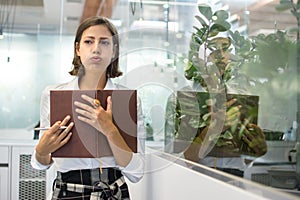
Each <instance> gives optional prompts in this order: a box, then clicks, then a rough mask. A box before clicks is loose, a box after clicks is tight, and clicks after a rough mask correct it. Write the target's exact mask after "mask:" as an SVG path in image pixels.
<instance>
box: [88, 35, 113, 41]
mask: <svg viewBox="0 0 300 200" xmlns="http://www.w3.org/2000/svg"><path fill="white" fill-rule="evenodd" d="M84 38H90V39H95V38H96V37H94V36H84ZM109 38H110V37H100V40H103V39H109Z"/></svg>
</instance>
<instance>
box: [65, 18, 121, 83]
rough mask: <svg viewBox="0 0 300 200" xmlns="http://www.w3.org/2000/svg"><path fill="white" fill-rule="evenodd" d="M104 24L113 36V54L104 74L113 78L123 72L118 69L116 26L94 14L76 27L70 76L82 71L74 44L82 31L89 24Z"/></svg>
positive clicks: (79, 38) (80, 36) (78, 39)
mask: <svg viewBox="0 0 300 200" xmlns="http://www.w3.org/2000/svg"><path fill="white" fill-rule="evenodd" d="M96 25H104V26H106V27H107V29H108V30H109V32H110V33H111V35H112V36H113V45H114V51H115V56H114V58H113V60H112V62H111V63H110V64H109V66H108V67H107V69H106V76H107V77H110V78H115V77H118V76H121V75H122V74H123V73H122V72H121V71H120V69H119V36H118V31H117V28H116V27H115V26H114V25H113V24H112V23H111V22H110V21H109V20H108V19H107V18H105V17H100V16H94V17H90V18H88V19H86V20H85V21H83V22H82V23H81V24H80V25H79V27H78V28H77V32H76V37H75V41H74V57H73V62H72V64H73V69H72V70H71V71H70V72H69V74H71V75H72V76H77V75H79V74H80V73H84V68H83V65H82V63H81V61H80V57H79V56H78V55H77V54H76V44H79V43H80V40H81V38H82V34H83V32H84V31H85V30H86V29H88V28H89V27H91V26H96Z"/></svg>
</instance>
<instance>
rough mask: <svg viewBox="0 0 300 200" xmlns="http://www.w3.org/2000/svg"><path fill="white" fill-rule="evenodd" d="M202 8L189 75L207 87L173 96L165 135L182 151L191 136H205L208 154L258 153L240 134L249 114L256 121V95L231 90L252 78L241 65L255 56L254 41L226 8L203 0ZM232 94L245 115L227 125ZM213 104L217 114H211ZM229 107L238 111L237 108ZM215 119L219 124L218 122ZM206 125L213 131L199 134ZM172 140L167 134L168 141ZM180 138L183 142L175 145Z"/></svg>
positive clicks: (197, 140) (200, 140)
mask: <svg viewBox="0 0 300 200" xmlns="http://www.w3.org/2000/svg"><path fill="white" fill-rule="evenodd" d="M198 10H199V12H200V15H197V16H195V17H196V19H197V20H198V21H199V23H200V26H199V27H197V26H194V29H195V32H193V33H192V35H191V42H190V49H189V54H188V63H187V66H186V69H185V77H186V78H187V79H188V80H191V81H192V82H193V83H194V84H198V85H200V86H201V87H202V88H203V91H197V92H195V91H179V92H177V94H176V95H174V96H172V97H171V98H170V99H169V101H168V104H167V109H166V114H167V116H166V119H167V121H166V126H165V129H166V138H168V137H173V139H174V144H175V146H174V149H173V151H174V152H180V151H183V150H184V149H185V148H186V147H187V146H188V145H189V144H190V143H193V142H194V143H203V144H204V141H203V140H206V141H205V144H206V145H207V144H208V146H207V147H206V150H205V154H207V153H208V152H215V153H217V154H218V155H217V156H222V155H221V154H223V153H224V154H226V155H230V156H239V155H240V154H241V153H246V154H250V155H251V154H254V152H252V151H251V149H250V148H248V146H247V144H246V143H245V142H243V140H241V138H242V137H243V134H244V130H243V129H242V128H241V126H243V125H244V124H245V122H244V121H243V119H245V118H247V121H248V122H253V123H256V122H257V113H258V97H257V96H249V95H236V94H233V93H231V94H230V92H229V90H232V85H233V86H234V83H235V81H236V80H237V79H243V80H246V81H243V83H246V84H245V85H243V86H242V85H241V84H238V81H236V83H237V84H238V85H239V87H235V88H238V90H235V92H238V93H240V92H241V90H243V89H244V88H246V87H247V86H246V85H247V84H251V82H250V79H248V78H247V76H244V75H243V74H242V73H240V68H241V67H242V66H243V65H245V64H246V63H247V62H251V61H252V60H253V59H255V51H253V50H254V47H253V43H252V42H251V41H250V40H249V39H246V38H245V37H243V36H242V35H241V34H239V33H238V32H232V31H231V30H230V28H231V25H230V23H229V22H227V20H228V17H229V14H228V12H227V11H224V10H218V11H216V12H213V11H212V9H211V7H210V6H208V5H205V4H201V5H199V6H198ZM229 60H230V62H228V61H229ZM229 83H230V84H229ZM243 87H244V88H243ZM232 98H235V99H237V101H236V102H235V103H236V105H239V104H242V105H243V106H242V108H240V110H241V112H240V113H241V116H240V118H239V120H237V121H235V122H234V123H233V124H234V125H232V126H230V128H226V129H223V127H224V126H223V125H224V123H225V112H224V111H225V110H226V109H227V108H226V103H227V101H230V99H232ZM174 110H175V112H174ZM212 110H213V112H214V113H218V115H213V114H212V113H213V112H212ZM231 112H235V111H234V109H232V110H231ZM217 121H218V124H219V125H216V124H214V123H215V122H217ZM220 124H221V126H220ZM208 127H210V129H214V130H213V131H212V132H211V134H210V133H209V131H207V130H206V129H207V128H208ZM203 131H206V132H207V134H208V135H209V136H208V137H205V138H202V137H199V134H201V133H203ZM214 133H217V134H214ZM169 141H170V140H168V139H167V143H168V142H169ZM177 143H183V145H179V146H180V147H179V148H177V147H176V144H177ZM212 149H214V151H211V150H212Z"/></svg>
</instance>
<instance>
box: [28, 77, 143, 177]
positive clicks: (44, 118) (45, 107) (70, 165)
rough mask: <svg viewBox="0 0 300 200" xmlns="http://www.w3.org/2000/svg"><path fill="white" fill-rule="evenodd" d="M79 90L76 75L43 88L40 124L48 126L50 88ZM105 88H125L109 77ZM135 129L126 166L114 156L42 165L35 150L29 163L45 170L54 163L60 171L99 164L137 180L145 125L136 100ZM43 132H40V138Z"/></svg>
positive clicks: (73, 159)
mask: <svg viewBox="0 0 300 200" xmlns="http://www.w3.org/2000/svg"><path fill="white" fill-rule="evenodd" d="M66 89H70V90H79V86H78V77H76V78H75V79H73V80H72V81H70V82H68V83H64V84H59V85H51V86H48V87H46V88H45V90H44V91H43V93H42V96H41V105H40V109H41V110H40V120H41V121H40V126H41V127H49V126H50V116H49V114H50V90H66ZM104 89H105V90H112V89H126V88H125V87H123V86H120V85H117V84H114V83H113V82H112V80H111V79H108V80H107V83H106V86H105V88H104ZM137 122H138V124H137V126H138V127H137V128H138V129H137V130H138V148H137V153H133V156H132V159H131V161H130V162H129V164H128V165H127V166H126V167H121V166H118V165H117V163H116V161H115V159H114V157H112V156H109V157H101V161H100V158H56V157H55V158H52V159H53V163H51V164H50V165H42V164H41V163H39V162H38V161H37V160H36V157H35V154H36V152H35V150H34V152H33V154H32V156H31V165H32V167H33V168H35V169H39V170H46V169H48V168H49V167H50V166H51V165H52V164H54V165H55V167H56V170H57V171H60V172H67V171H70V170H78V169H92V168H98V167H99V166H100V164H101V166H102V167H103V168H107V167H117V168H119V169H120V170H121V171H122V173H123V175H124V176H126V177H127V178H128V179H129V180H130V181H132V182H138V181H139V180H140V179H141V178H142V177H143V173H144V163H145V161H144V152H145V127H144V124H143V116H142V110H141V107H140V101H139V100H138V119H137ZM42 134H43V132H42V131H41V132H40V138H41V136H42Z"/></svg>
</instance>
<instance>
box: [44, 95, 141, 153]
mask: <svg viewBox="0 0 300 200" xmlns="http://www.w3.org/2000/svg"><path fill="white" fill-rule="evenodd" d="M83 94H86V95H88V96H90V97H92V98H97V99H99V101H100V102H101V106H102V107H104V109H106V104H107V100H106V99H107V97H108V96H111V97H112V103H113V106H112V112H113V122H114V124H115V125H116V126H117V128H118V129H119V131H120V133H121V135H122V136H123V138H124V140H125V141H126V143H127V144H128V146H129V147H130V148H131V149H132V151H133V152H137V96H136V95H137V93H136V90H53V91H50V123H51V124H54V123H55V122H56V121H59V120H63V119H64V117H65V116H66V115H70V116H71V120H70V122H71V121H73V122H74V124H75V125H74V127H73V128H72V130H71V131H72V137H71V139H70V140H69V141H68V143H67V144H65V145H64V146H62V147H61V148H59V149H58V150H57V151H55V152H53V153H52V156H53V157H75V158H99V157H104V156H111V155H112V151H111V149H110V147H109V144H108V141H107V139H106V137H105V136H104V135H103V134H102V133H100V132H99V131H97V130H96V129H95V128H94V127H92V126H90V125H89V124H87V123H85V122H82V121H80V120H78V118H77V117H78V114H77V113H76V112H75V109H76V106H75V105H74V101H79V102H83V103H87V102H86V101H85V100H84V99H82V98H81V95H83ZM87 104H88V103H87Z"/></svg>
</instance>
